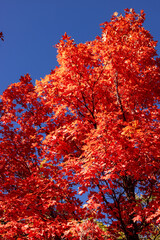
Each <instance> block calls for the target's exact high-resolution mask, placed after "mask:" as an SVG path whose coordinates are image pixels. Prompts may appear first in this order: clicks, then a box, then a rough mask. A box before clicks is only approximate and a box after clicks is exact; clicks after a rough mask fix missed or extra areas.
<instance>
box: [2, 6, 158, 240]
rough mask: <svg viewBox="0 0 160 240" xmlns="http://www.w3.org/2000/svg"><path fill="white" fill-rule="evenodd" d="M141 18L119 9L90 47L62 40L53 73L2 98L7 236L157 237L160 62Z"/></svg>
mask: <svg viewBox="0 0 160 240" xmlns="http://www.w3.org/2000/svg"><path fill="white" fill-rule="evenodd" d="M144 20H145V14H144V12H143V11H141V13H140V15H139V14H136V13H135V11H134V10H133V9H130V10H128V9H126V10H125V16H122V15H119V16H118V14H117V13H114V15H113V17H112V19H111V21H110V22H105V23H103V24H102V35H101V37H96V39H95V40H94V41H90V42H86V43H84V44H82V43H80V44H76V43H75V42H74V40H73V39H71V37H69V36H68V35H67V34H65V35H64V36H63V37H62V39H61V40H60V42H59V43H58V44H57V46H56V47H57V50H58V56H57V60H58V64H59V66H58V67H56V68H55V70H53V71H52V72H51V74H49V75H47V76H46V77H45V78H44V79H42V80H41V81H37V82H36V86H35V87H34V86H33V84H32V82H31V79H30V77H29V75H26V76H25V77H22V78H21V79H20V82H18V83H16V84H12V85H11V86H10V87H9V88H8V89H7V90H6V91H5V92H4V93H3V95H2V100H1V105H0V110H1V125H0V134H1V141H0V152H1V170H0V171H1V178H0V181H1V185H0V186H1V198H0V201H1V225H0V234H1V236H2V237H3V238H4V239H5V237H7V239H15V238H17V239H18V237H19V239H77V240H78V239H79V240H82V239H83V240H84V239H94V240H96V239H107V240H109V239H110V240H111V239H112V240H115V239H117V240H118V239H126V240H140V239H143V237H145V238H146V237H147V238H148V239H151V237H152V236H153V234H155V236H158V230H157V229H158V227H157V226H158V224H159V221H160V207H159V203H160V185H159V184H160V178H159V159H160V151H159V149H160V141H159V134H160V124H159V120H160V114H159V113H160V110H159V108H158V104H159V102H160V97H159V96H160V88H159V86H160V60H159V58H157V53H156V44H157V43H156V42H155V41H154V40H153V37H152V36H151V34H150V33H149V31H147V30H146V29H145V28H144V27H143V22H144ZM76 189H78V190H77V191H78V192H77V191H76ZM84 193H88V200H87V202H86V203H82V202H81V201H80V200H79V199H78V194H79V195H82V194H84ZM100 222H103V225H101V224H100ZM102 226H103V227H102Z"/></svg>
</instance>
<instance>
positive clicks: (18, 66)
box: [0, 0, 160, 94]
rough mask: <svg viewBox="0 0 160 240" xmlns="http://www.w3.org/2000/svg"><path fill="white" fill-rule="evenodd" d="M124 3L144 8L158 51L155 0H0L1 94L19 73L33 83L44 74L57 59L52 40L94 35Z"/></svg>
mask: <svg viewBox="0 0 160 240" xmlns="http://www.w3.org/2000/svg"><path fill="white" fill-rule="evenodd" d="M125 8H134V9H135V11H136V12H138V13H139V12H140V10H141V9H144V11H145V13H146V21H145V24H144V26H145V28H146V29H148V30H149V31H150V32H151V34H152V35H153V37H154V39H155V40H158V42H159V44H158V47H157V50H158V54H159V55H160V0H128V1H127V0H79V1H78V0H0V32H1V31H2V32H3V33H4V39H5V41H4V42H2V41H0V94H2V92H3V91H4V90H5V89H6V88H7V87H8V85H9V84H11V83H14V82H17V81H18V80H19V78H20V76H21V75H24V74H26V73H29V74H30V75H31V77H32V79H33V83H34V82H35V80H36V79H40V78H41V77H42V78H43V77H44V76H45V75H46V74H49V73H50V71H51V69H54V68H55V66H56V65H57V61H56V54H57V53H56V49H55V48H53V45H55V44H56V43H57V42H58V41H59V39H60V38H61V36H62V35H63V34H64V33H65V32H67V34H68V35H70V36H72V37H73V38H74V39H75V42H76V43H79V42H86V41H89V40H93V39H95V37H96V36H97V35H101V29H100V27H99V24H100V23H103V22H104V21H109V20H110V18H111V16H112V14H113V13H114V12H115V11H117V12H118V13H122V14H123V13H124V9H125Z"/></svg>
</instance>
